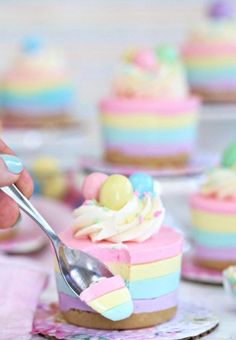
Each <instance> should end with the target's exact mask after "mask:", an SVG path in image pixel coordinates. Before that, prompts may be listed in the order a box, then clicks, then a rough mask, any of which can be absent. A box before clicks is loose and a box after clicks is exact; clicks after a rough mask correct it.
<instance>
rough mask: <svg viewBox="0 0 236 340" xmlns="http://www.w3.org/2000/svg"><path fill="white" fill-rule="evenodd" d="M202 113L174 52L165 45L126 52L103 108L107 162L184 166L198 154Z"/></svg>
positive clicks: (103, 102)
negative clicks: (198, 136) (196, 143)
mask: <svg viewBox="0 0 236 340" xmlns="http://www.w3.org/2000/svg"><path fill="white" fill-rule="evenodd" d="M198 109H199V101H198V99H197V98H195V97H192V96H190V95H189V93H188V86H187V82H186V77H185V70H184V68H183V65H182V63H181V61H180V59H179V56H178V53H177V51H176V50H175V49H173V48H172V47H170V46H161V47H159V48H158V49H156V50H150V49H145V50H133V51H129V52H127V53H126V54H125V56H124V57H123V60H122V63H121V65H120V67H118V70H117V72H116V74H115V76H114V80H113V84H112V93H111V95H110V96H109V97H107V98H105V99H102V100H101V101H100V104H99V111H100V116H101V123H102V132H103V141H104V149H105V159H106V160H107V161H109V162H111V163H121V164H131V165H136V164H138V165H145V166H158V167H163V166H164V167H166V166H167V167H168V166H182V165H183V164H185V163H186V162H187V161H188V160H189V157H190V156H191V154H192V153H193V150H194V146H195V140H196V132H197V117H198Z"/></svg>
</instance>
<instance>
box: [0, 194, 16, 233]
mask: <svg viewBox="0 0 236 340" xmlns="http://www.w3.org/2000/svg"><path fill="white" fill-rule="evenodd" d="M0 207H1V213H0V229H4V228H9V227H11V226H13V225H14V224H15V223H16V222H17V220H18V217H19V208H18V206H17V204H16V203H15V202H14V201H13V200H12V199H11V198H10V197H8V196H6V195H5V194H4V193H2V192H0Z"/></svg>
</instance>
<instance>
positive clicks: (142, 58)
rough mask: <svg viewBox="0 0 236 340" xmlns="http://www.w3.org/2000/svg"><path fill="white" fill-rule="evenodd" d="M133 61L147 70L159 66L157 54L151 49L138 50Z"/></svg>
mask: <svg viewBox="0 0 236 340" xmlns="http://www.w3.org/2000/svg"><path fill="white" fill-rule="evenodd" d="M133 62H134V63H135V64H136V65H137V66H139V67H141V68H143V69H146V70H152V69H154V68H155V67H156V66H157V60H156V56H155V54H154V53H153V52H152V51H150V50H143V51H139V52H137V54H136V55H135V56H134V59H133Z"/></svg>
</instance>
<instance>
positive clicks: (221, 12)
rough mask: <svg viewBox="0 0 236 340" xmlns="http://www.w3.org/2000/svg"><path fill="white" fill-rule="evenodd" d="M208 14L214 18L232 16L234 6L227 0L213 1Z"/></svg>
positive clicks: (233, 14)
mask: <svg viewBox="0 0 236 340" xmlns="http://www.w3.org/2000/svg"><path fill="white" fill-rule="evenodd" d="M208 16H209V17H211V18H212V19H215V20H220V19H228V18H233V17H234V16H235V6H234V4H233V2H232V1H229V0H228V1H227V0H217V1H214V2H213V3H212V5H211V6H210V8H209V10H208Z"/></svg>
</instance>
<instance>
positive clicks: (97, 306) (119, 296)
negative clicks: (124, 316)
mask: <svg viewBox="0 0 236 340" xmlns="http://www.w3.org/2000/svg"><path fill="white" fill-rule="evenodd" d="M128 301H130V295H129V291H128V290H127V288H121V289H118V290H115V291H112V292H110V293H108V294H105V295H103V296H100V297H99V298H97V299H94V300H92V301H90V302H87V304H88V305H89V306H90V307H91V308H93V309H94V310H96V311H97V312H98V313H104V312H106V311H107V310H108V309H111V308H113V307H116V306H118V305H121V304H122V303H125V302H128Z"/></svg>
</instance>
